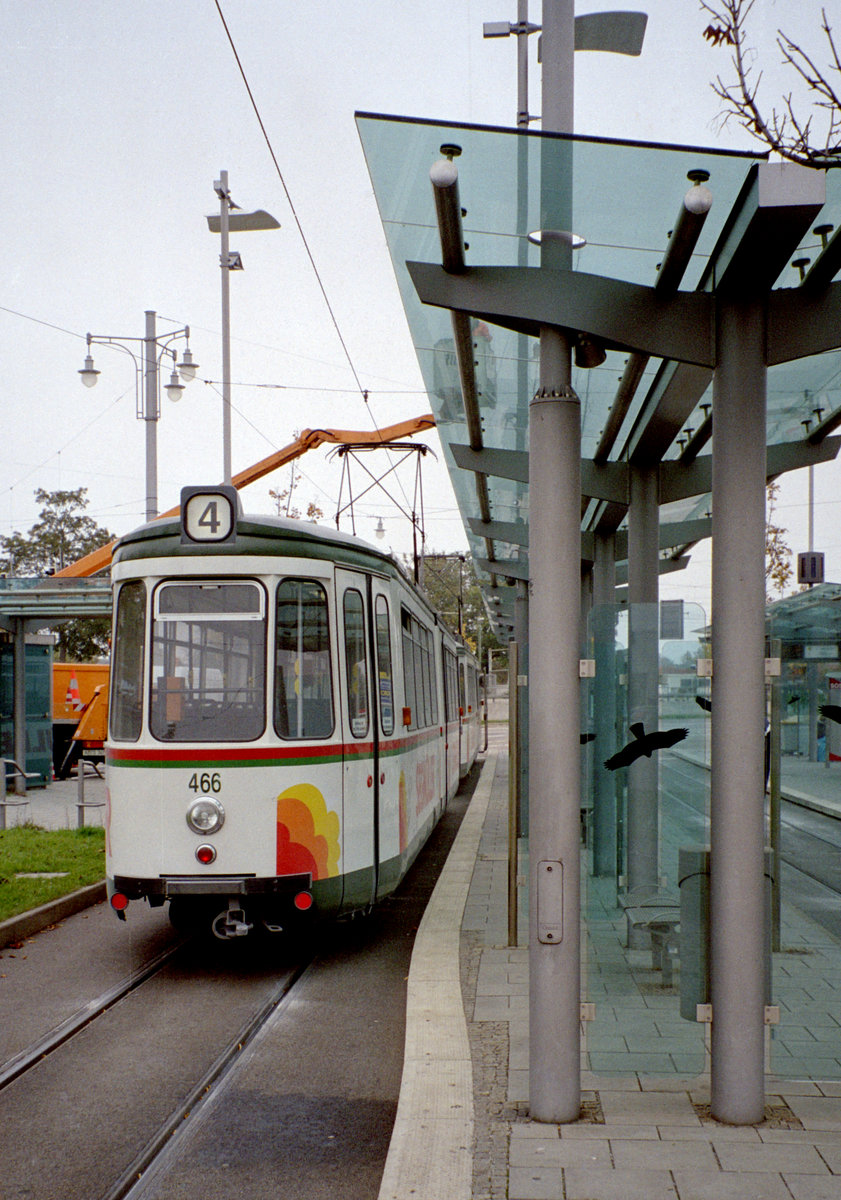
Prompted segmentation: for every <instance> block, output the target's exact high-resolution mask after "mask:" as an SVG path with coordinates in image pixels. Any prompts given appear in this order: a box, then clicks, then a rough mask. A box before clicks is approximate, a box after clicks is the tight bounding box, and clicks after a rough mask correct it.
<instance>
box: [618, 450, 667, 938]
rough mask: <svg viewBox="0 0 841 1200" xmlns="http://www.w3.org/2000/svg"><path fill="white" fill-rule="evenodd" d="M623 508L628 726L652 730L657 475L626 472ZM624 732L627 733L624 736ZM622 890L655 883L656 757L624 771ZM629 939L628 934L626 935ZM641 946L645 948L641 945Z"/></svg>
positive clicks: (656, 662) (656, 668) (656, 672)
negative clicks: (625, 854) (625, 866)
mask: <svg viewBox="0 0 841 1200" xmlns="http://www.w3.org/2000/svg"><path fill="white" fill-rule="evenodd" d="M630 500H631V503H630V506H629V509H628V658H629V667H628V724H629V725H632V724H634V722H637V721H639V722H642V724H643V725H645V729H646V733H651V732H653V730H655V729H657V727H658V720H659V717H658V686H659V677H660V655H659V649H660V644H659V636H660V629H659V605H658V599H659V583H660V580H659V509H658V495H657V471H656V469H653V468H648V469H647V468H640V467H632V468H631V471H630ZM626 733H627V731H626ZM627 844H628V870H627V880H628V887H629V888H634V887H639V886H641V885H643V884H657V882H658V877H659V854H660V849H659V848H660V804H659V771H658V764H657V755H656V754H652V756H651V758H645V757H642V758H638V759H637V760H636V762H634V763H632V764H631V765H630V767H628V819H627ZM629 936H630V935H629ZM644 944H645V943H644Z"/></svg>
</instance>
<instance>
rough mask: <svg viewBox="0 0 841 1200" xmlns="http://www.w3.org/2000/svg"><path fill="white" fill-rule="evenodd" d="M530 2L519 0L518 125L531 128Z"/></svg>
mask: <svg viewBox="0 0 841 1200" xmlns="http://www.w3.org/2000/svg"><path fill="white" fill-rule="evenodd" d="M528 24H529V2H528V0H517V25H518V26H519V28H518V30H517V125H518V126H520V128H523V129H528V127H529V32H528Z"/></svg>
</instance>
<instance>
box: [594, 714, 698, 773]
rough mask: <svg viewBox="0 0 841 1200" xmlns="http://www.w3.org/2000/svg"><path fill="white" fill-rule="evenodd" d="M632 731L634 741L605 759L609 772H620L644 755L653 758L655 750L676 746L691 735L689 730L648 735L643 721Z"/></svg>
mask: <svg viewBox="0 0 841 1200" xmlns="http://www.w3.org/2000/svg"><path fill="white" fill-rule="evenodd" d="M630 729H631V733H632V734H633V735H634V740H633V741H632V742H628V744H627V746H623V747H622V749H621V750H619V751H617V753H616V754H613V755H611V757H610V758H608V759H605V764H604V765H605V766H606V767H607V769H608V771H618V770H619V768H620V767H627V766H629V764H630V763H632V762H634V761H636V759H638V758H641V757H642V755H645V757H646V758H651V755H652V754H653V753H654V751H655V750H666V749H668V747H669V746H676V745H677V743H678V742H682V741H683V739H684V738H685V737H686V736H687V735H688V734H689V730H688V729H657V730H655V731H654V733H646V732H645V726H644V725H643V724H642V722H641V721H637V722H635V723H634V724H633V725H631V727H630Z"/></svg>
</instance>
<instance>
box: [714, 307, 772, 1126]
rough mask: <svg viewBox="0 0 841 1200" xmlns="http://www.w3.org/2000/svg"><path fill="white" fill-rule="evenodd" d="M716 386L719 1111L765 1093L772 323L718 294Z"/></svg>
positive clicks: (747, 1105)
mask: <svg viewBox="0 0 841 1200" xmlns="http://www.w3.org/2000/svg"><path fill="white" fill-rule="evenodd" d="M717 338H718V363H719V365H718V367H717V369H716V372H715V377H714V382H713V413H714V421H713V486H712V511H713V518H712V520H713V540H712V605H713V618H712V651H713V685H712V705H713V708H712V762H711V766H712V770H711V789H712V796H711V809H710V827H711V851H712V853H711V878H710V950H711V959H710V961H711V997H712V1015H713V1025H712V1063H711V1085H712V1112H713V1115H714V1116H715V1117H717V1118H718V1119H719V1120H721V1121H728V1122H730V1123H731V1124H734V1125H750V1124H754V1123H755V1122H757V1121H761V1120H762V1117H763V1113H764V1107H765V1095H764V1045H765V1026H764V1006H765V962H764V956H765V936H764V905H765V888H764V878H763V876H764V855H763V849H764V823H763V816H764V811H763V810H764V790H765V788H764V782H765V781H764V727H765V668H764V660H765V439H766V429H765V402H766V368H765V364H764V349H765V320H764V312H763V309H762V306H761V305H760V304H758V303H751V302H750V300H736V299H735V298H732V297H728V298H727V299H726V300H725V301H722V300H720V301H719V311H718V330H717Z"/></svg>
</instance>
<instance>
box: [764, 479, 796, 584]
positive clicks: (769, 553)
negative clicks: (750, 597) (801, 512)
mask: <svg viewBox="0 0 841 1200" xmlns="http://www.w3.org/2000/svg"><path fill="white" fill-rule="evenodd" d="M779 491H780V485H779V484H778V483H769V484H768V487H767V489H766V493H765V494H766V514H765V598H766V600H768V601H769V603H770V601H772V600H779V599H780V598H781V597H782V596H783V594H784V593H785V590H786V586H787V584H788V582H789V580H790V579H791V577H792V574H793V568H792V565H791V546H789V545H788V543H787V542H786V540H785V539H786V533H787V530H785V529H783V528H782V527H781V526H779V525H776V524H775V523H774V509H775V506H776V503H777V496H778V494H779ZM775 592H776V595H775V594H774V593H775Z"/></svg>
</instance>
